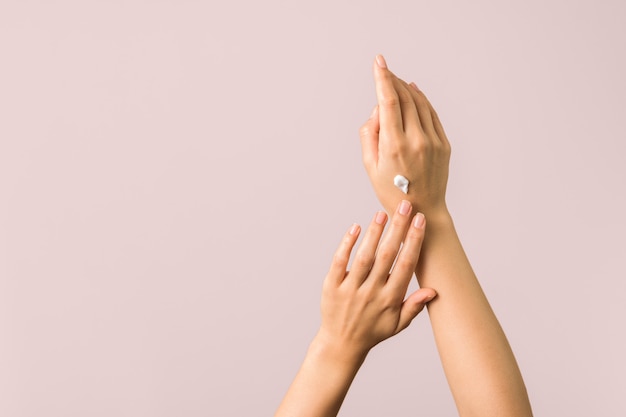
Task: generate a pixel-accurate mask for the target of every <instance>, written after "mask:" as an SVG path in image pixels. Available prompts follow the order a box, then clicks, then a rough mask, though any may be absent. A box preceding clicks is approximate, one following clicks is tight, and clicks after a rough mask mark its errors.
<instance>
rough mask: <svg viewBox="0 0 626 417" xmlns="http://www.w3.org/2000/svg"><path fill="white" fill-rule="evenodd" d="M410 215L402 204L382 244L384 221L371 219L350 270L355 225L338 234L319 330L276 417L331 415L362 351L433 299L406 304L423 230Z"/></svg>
mask: <svg viewBox="0 0 626 417" xmlns="http://www.w3.org/2000/svg"><path fill="white" fill-rule="evenodd" d="M411 211H412V207H411V204H410V203H409V202H408V201H401V202H400V204H399V205H398V206H397V209H396V210H395V213H394V216H393V218H392V221H391V226H390V228H389V230H388V231H387V233H386V234H385V236H384V237H383V238H382V240H381V236H382V234H383V229H384V227H385V223H386V222H387V215H386V214H385V213H384V212H378V213H376V215H375V216H374V219H373V220H372V222H371V224H370V226H369V227H368V229H367V232H366V233H365V236H364V237H363V240H362V242H361V244H360V246H359V248H358V250H357V252H356V255H355V257H354V261H353V263H352V268H351V269H350V271H349V272H348V271H347V268H348V262H349V259H350V253H351V251H352V248H353V247H354V245H355V243H356V240H357V238H358V235H359V233H360V227H359V226H358V225H353V226H352V227H351V228H350V230H349V231H348V232H347V233H346V234H345V236H344V238H343V240H342V242H341V244H340V245H339V248H338V249H337V252H336V253H335V255H334V257H333V261H332V264H331V267H330V270H329V271H328V274H327V276H326V279H325V280H324V284H323V288H322V302H321V310H322V322H321V325H320V329H319V331H318V333H317V335H316V336H315V338H314V339H313V342H312V343H311V345H310V347H309V350H308V352H307V355H306V357H305V359H304V362H303V364H302V367H301V368H300V370H299V372H298V374H297V375H296V378H295V379H294V381H293V383H292V384H291V387H290V388H289V390H288V391H287V394H286V395H285V398H284V399H283V401H282V403H281V404H280V406H279V408H278V411H277V412H276V414H275V417H287V416H289V417H296V416H298V417H322V416H323V417H327V416H336V415H337V412H338V411H339V408H340V407H341V403H342V402H343V399H344V397H345V395H346V393H347V392H348V388H349V387H350V384H351V383H352V380H353V379H354V377H355V375H356V373H357V371H358V370H359V368H360V367H361V365H362V363H363V361H364V360H365V357H366V356H367V354H368V352H369V351H370V350H371V349H372V348H373V347H374V346H375V345H377V344H378V343H380V342H382V341H383V340H385V339H388V338H389V337H391V336H394V335H396V334H398V333H399V332H401V331H402V330H404V329H405V328H407V327H408V325H409V324H410V323H411V321H412V320H413V319H414V318H415V317H416V316H417V315H418V313H419V312H420V311H422V309H423V308H424V305H425V304H426V303H427V302H429V301H430V300H432V299H433V298H434V297H435V295H436V292H435V291H434V290H432V289H430V288H421V289H419V290H417V291H415V292H414V293H412V294H411V295H410V296H408V297H406V299H405V296H406V293H407V289H408V286H409V283H410V281H411V279H412V277H413V271H414V270H415V267H416V265H417V260H418V258H419V253H420V248H421V246H422V241H423V239H424V227H425V219H424V216H423V215H422V214H421V213H418V214H416V215H415V216H411ZM401 244H402V247H401ZM396 258H397V260H396V262H395V265H394V266H393V269H392V265H393V263H394V259H396Z"/></svg>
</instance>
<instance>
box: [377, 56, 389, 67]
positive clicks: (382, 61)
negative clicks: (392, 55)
mask: <svg viewBox="0 0 626 417" xmlns="http://www.w3.org/2000/svg"><path fill="white" fill-rule="evenodd" d="M376 63H377V64H378V66H379V67H381V68H387V61H385V58H384V57H383V56H382V55H376Z"/></svg>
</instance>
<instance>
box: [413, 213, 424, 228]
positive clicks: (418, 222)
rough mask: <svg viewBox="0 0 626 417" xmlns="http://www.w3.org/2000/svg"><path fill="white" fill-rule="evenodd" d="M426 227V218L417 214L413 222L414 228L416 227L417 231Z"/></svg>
mask: <svg viewBox="0 0 626 417" xmlns="http://www.w3.org/2000/svg"><path fill="white" fill-rule="evenodd" d="M425 225H426V218H425V217H424V215H423V214H422V213H417V214H416V215H415V218H414V220H413V227H415V228H416V229H423V228H424V226H425Z"/></svg>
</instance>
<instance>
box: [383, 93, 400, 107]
mask: <svg viewBox="0 0 626 417" xmlns="http://www.w3.org/2000/svg"><path fill="white" fill-rule="evenodd" d="M380 104H381V105H382V106H384V107H397V106H398V105H400V99H399V97H398V96H396V95H386V96H383V97H382V98H381V99H380Z"/></svg>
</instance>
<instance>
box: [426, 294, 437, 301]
mask: <svg viewBox="0 0 626 417" xmlns="http://www.w3.org/2000/svg"><path fill="white" fill-rule="evenodd" d="M436 296H437V293H434V294H430V295H429V296H427V297H426V299H425V300H424V302H426V303H427V302H429V301H431V300H432V299H433V298H435V297H436Z"/></svg>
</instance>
